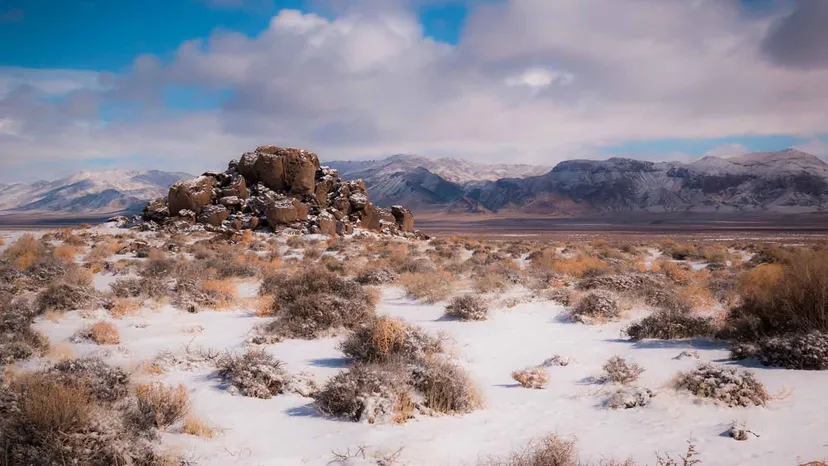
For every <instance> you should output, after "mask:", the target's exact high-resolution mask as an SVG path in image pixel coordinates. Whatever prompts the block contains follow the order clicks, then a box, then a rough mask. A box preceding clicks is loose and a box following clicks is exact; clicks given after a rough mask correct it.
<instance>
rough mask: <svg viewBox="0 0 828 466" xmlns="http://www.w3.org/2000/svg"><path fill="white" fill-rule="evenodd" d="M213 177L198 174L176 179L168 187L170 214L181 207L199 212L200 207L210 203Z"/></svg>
mask: <svg viewBox="0 0 828 466" xmlns="http://www.w3.org/2000/svg"><path fill="white" fill-rule="evenodd" d="M215 182H216V180H215V178H212V177H209V176H199V177H198V178H195V179H192V180H188V181H176V182H175V183H174V184H173V185H172V187H170V194H169V205H170V207H169V208H170V214H171V215H178V211H179V210H182V209H188V210H192V211H193V212H195V213H197V214H198V213H200V212H201V209H202V207H204V206H206V205H208V204H211V203H212V200H213V187H214V185H215Z"/></svg>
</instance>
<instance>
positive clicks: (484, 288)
mask: <svg viewBox="0 0 828 466" xmlns="http://www.w3.org/2000/svg"><path fill="white" fill-rule="evenodd" d="M509 285H510V283H509V281H508V280H506V278H505V277H503V276H502V275H499V274H496V273H491V272H490V273H487V274H485V275H483V276H481V277H478V278H476V279H475V280H474V289H475V291H477V292H479V293H493V292H496V293H502V292H504V291H506V290H507V289H508V288H509Z"/></svg>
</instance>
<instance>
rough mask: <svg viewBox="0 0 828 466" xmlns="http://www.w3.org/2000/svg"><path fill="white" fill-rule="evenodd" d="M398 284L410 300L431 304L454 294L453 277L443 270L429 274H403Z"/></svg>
mask: <svg viewBox="0 0 828 466" xmlns="http://www.w3.org/2000/svg"><path fill="white" fill-rule="evenodd" d="M400 283H401V284H402V286H403V287H404V288H405V291H406V293H408V295H409V296H411V297H412V298H416V299H419V300H422V301H423V302H426V303H429V304H433V303H436V302H438V301H442V300H444V299H446V298H448V297H449V296H450V295H451V294H452V292H454V277H453V276H452V275H451V274H449V273H448V272H446V271H444V270H438V271H436V272H430V273H404V274H402V275H401V276H400Z"/></svg>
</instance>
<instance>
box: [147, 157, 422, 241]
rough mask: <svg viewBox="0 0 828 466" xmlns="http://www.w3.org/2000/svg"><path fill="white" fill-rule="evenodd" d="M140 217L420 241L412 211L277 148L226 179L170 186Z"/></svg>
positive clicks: (212, 176) (244, 160) (243, 162)
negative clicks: (373, 197) (382, 203)
mask: <svg viewBox="0 0 828 466" xmlns="http://www.w3.org/2000/svg"><path fill="white" fill-rule="evenodd" d="M142 217H143V220H144V221H145V222H147V223H152V224H155V225H164V226H170V227H174V228H181V227H189V226H192V225H193V224H200V225H202V226H203V227H204V228H207V229H212V230H221V231H233V230H242V229H255V228H258V227H263V226H267V227H270V228H272V229H274V230H281V229H287V228H291V229H294V230H298V231H301V232H306V233H320V234H325V235H331V236H333V235H349V234H352V233H354V231H355V229H357V228H361V229H364V230H371V231H375V232H380V233H385V234H393V235H404V236H409V235H411V236H414V235H419V233H418V232H416V231H415V230H414V216H413V215H412V213H411V211H410V210H408V209H406V208H404V207H402V206H399V205H395V206H393V207H392V208H390V209H386V208H382V207H379V206H376V205H374V204H373V203H372V202H371V201H370V199H369V197H368V192H367V190H366V188H365V183H363V182H362V181H360V180H356V181H345V180H342V179H340V178H339V174H338V173H337V171H336V170H332V169H330V168H328V167H323V166H321V165H320V164H319V157H318V156H317V155H316V154H314V153H313V152H309V151H306V150H302V149H292V148H281V147H276V146H261V147H259V148H257V149H256V150H255V151H253V152H247V153H245V154H243V155H242V156H241V158H240V159H239V160H238V161H235V160H233V161H231V162H230V164H229V166H228V168H227V170H226V171H224V172H220V173H219V172H207V173H204V174H203V175H201V176H199V177H197V178H195V179H192V180H187V181H178V182H176V183H175V184H173V185H172V187H171V188H170V192H169V195H168V197H167V198H166V199H164V198H160V199H156V200H154V201H152V202H150V203H149V204H147V206H146V207H145V208H144V212H143V215H142Z"/></svg>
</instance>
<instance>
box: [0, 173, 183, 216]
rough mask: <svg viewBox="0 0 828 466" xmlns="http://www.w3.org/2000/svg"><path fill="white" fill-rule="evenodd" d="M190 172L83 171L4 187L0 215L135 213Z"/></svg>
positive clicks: (165, 192)
mask: <svg viewBox="0 0 828 466" xmlns="http://www.w3.org/2000/svg"><path fill="white" fill-rule="evenodd" d="M190 177H191V175H189V174H187V173H178V172H164V171H159V170H149V171H128V170H101V171H82V172H79V173H76V174H74V175H72V176H69V177H66V178H61V179H59V180H55V181H36V182H34V183H12V184H5V185H0V214H4V215H8V214H23V213H28V214H39V213H49V214H58V213H59V214H73V215H79V214H110V213H117V212H134V211H138V210H140V209H141V208H143V206H144V204H145V203H146V202H147V201H148V200H150V199H154V198H157V197H160V196H163V195H166V194H167V191H168V190H169V188H170V185H171V184H172V183H174V182H176V181H178V180H180V179H185V178H190Z"/></svg>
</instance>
